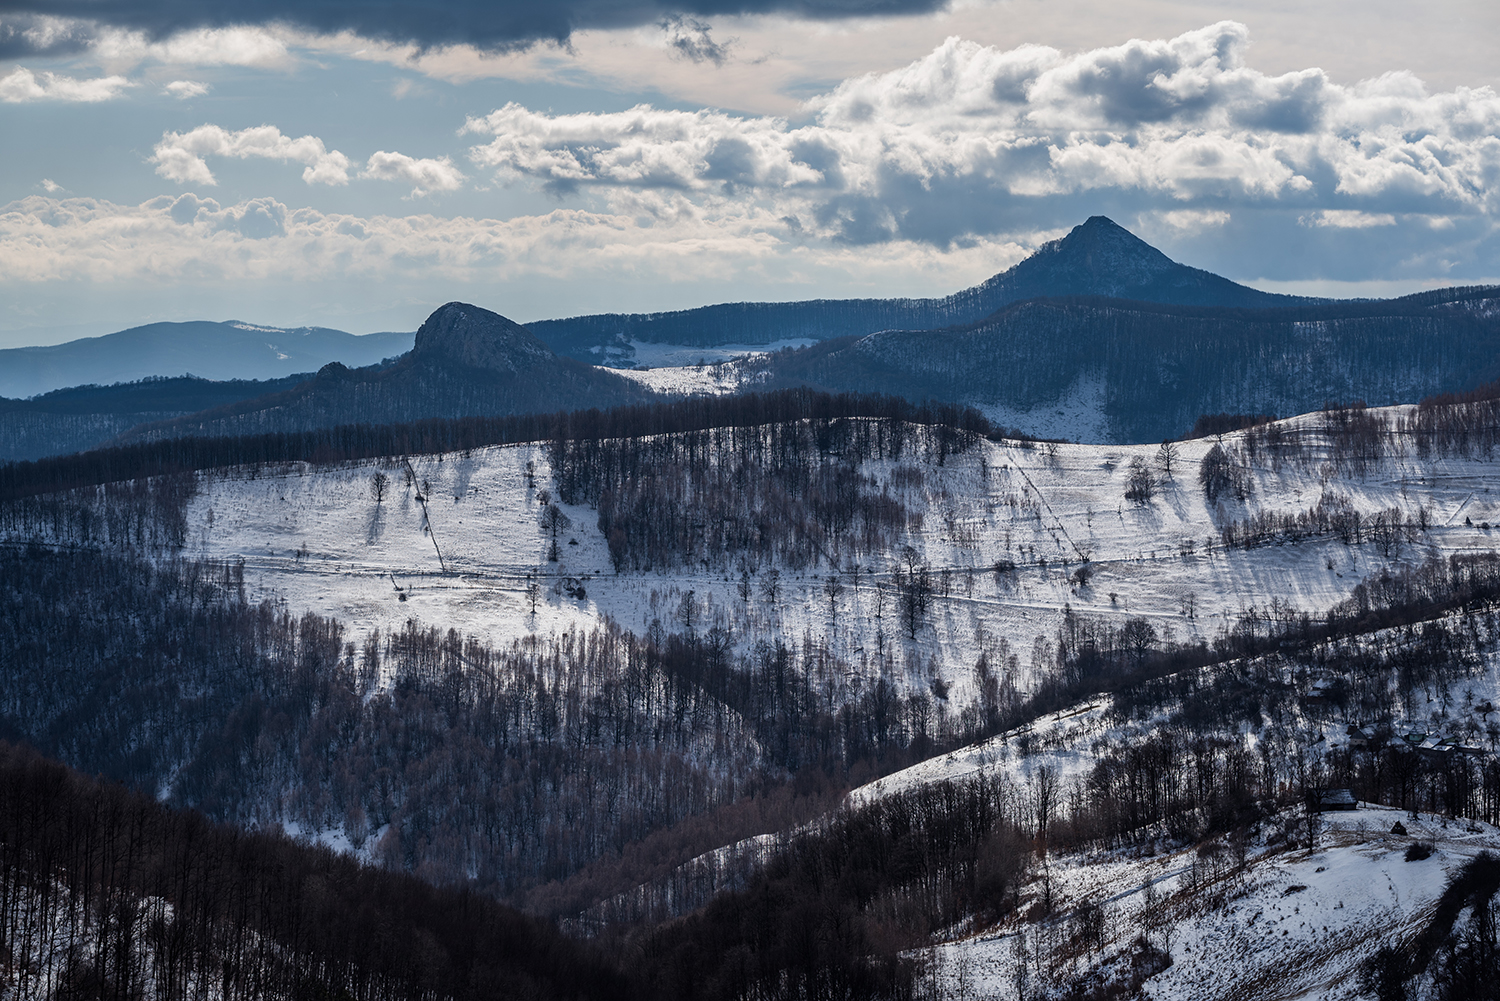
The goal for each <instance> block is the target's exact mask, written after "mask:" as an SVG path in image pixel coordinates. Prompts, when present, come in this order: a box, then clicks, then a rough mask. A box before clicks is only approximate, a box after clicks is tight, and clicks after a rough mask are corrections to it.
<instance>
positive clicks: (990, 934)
mask: <svg viewBox="0 0 1500 1001" xmlns="http://www.w3.org/2000/svg"><path fill="white" fill-rule="evenodd" d="M1326 818H1327V819H1326V822H1327V830H1326V831H1323V832H1321V833H1320V836H1319V842H1318V847H1317V848H1315V849H1313V850H1311V851H1309V850H1305V849H1300V848H1294V847H1292V846H1290V845H1289V844H1288V843H1287V842H1286V841H1285V839H1284V838H1282V839H1277V838H1276V832H1275V831H1273V830H1261V831H1258V832H1256V836H1255V838H1254V839H1253V840H1252V841H1251V843H1249V844H1246V845H1243V846H1240V847H1239V849H1238V850H1239V851H1240V852H1242V853H1243V855H1244V859H1243V861H1240V860H1239V859H1236V858H1233V857H1232V856H1233V855H1234V852H1235V848H1234V847H1232V846H1229V845H1226V844H1222V843H1219V842H1210V843H1208V844H1206V845H1200V846H1197V847H1195V848H1191V849H1171V848H1168V849H1167V850H1164V851H1161V852H1159V853H1150V852H1149V851H1148V852H1145V853H1137V852H1129V853H1127V852H1114V853H1098V854H1095V855H1092V856H1086V857H1078V858H1069V859H1061V860H1058V861H1056V862H1055V863H1054V864H1053V867H1052V873H1051V879H1052V881H1053V889H1052V892H1053V894H1054V902H1053V903H1054V907H1056V908H1058V909H1059V910H1060V911H1061V912H1062V913H1061V915H1060V916H1059V917H1058V918H1056V919H1054V920H1051V921H1045V922H1041V923H1039V924H1036V925H1020V926H1018V927H1014V928H1007V927H1002V928H997V929H992V930H988V931H986V932H985V933H983V934H980V935H976V936H974V937H969V938H958V939H957V940H955V941H952V942H949V943H945V944H944V945H941V946H939V947H937V948H936V949H935V950H934V952H935V958H936V960H937V976H938V978H939V979H940V982H941V983H942V986H943V993H944V995H945V996H947V997H950V998H953V999H955V1001H959V999H968V998H992V999H997V1001H999V999H1005V1001H1012V999H1016V998H1025V997H1034V996H1037V993H1036V992H1038V991H1039V990H1040V989H1042V988H1043V986H1044V985H1056V984H1063V983H1072V984H1079V983H1087V982H1089V979H1090V978H1093V979H1094V982H1097V983H1110V982H1113V983H1115V984H1117V985H1119V984H1123V983H1128V982H1129V981H1130V979H1131V974H1132V973H1133V972H1134V973H1137V974H1149V976H1148V977H1142V978H1141V979H1142V980H1143V983H1142V994H1141V995H1140V996H1142V997H1145V998H1150V999H1153V1001H1168V999H1171V1001H1192V999H1198V998H1208V997H1214V998H1224V999H1230V998H1233V999H1247V1001H1248V999H1259V998H1307V999H1327V1001H1333V999H1346V998H1360V997H1368V996H1369V995H1368V994H1367V993H1365V992H1364V991H1362V990H1361V987H1360V982H1359V972H1360V964H1361V963H1363V962H1364V961H1365V960H1367V959H1369V958H1370V957H1371V956H1372V955H1373V954H1374V953H1375V952H1376V950H1377V949H1379V948H1380V947H1381V946H1385V945H1392V944H1399V943H1400V942H1402V941H1403V940H1406V939H1409V938H1410V937H1412V936H1413V935H1414V933H1415V931H1416V930H1417V929H1419V928H1420V927H1421V926H1422V924H1423V923H1424V922H1425V921H1426V920H1428V919H1430V917H1431V916H1432V914H1433V911H1434V909H1435V905H1436V903H1437V901H1438V898H1439V897H1440V896H1441V895H1442V893H1443V891H1444V889H1445V888H1446V887H1447V885H1448V881H1449V879H1450V878H1451V877H1452V876H1454V875H1456V874H1457V872H1458V871H1459V869H1460V868H1461V867H1462V866H1463V865H1464V864H1465V863H1467V862H1470V861H1472V860H1473V859H1474V857H1475V856H1476V855H1478V854H1479V853H1480V852H1484V851H1491V852H1493V851H1496V850H1500V830H1497V829H1496V828H1494V827H1491V826H1489V825H1487V824H1478V823H1467V822H1465V823H1456V822H1444V821H1442V820H1440V819H1437V818H1430V817H1428V818H1423V819H1420V820H1414V819H1413V818H1412V817H1411V815H1410V814H1408V813H1406V812H1405V811H1401V810H1393V809H1389V808H1384V807H1378V806H1370V805H1368V804H1366V805H1364V806H1363V807H1362V808H1360V809H1358V810H1355V811H1352V812H1349V813H1330V814H1327V815H1326ZM1398 824H1399V825H1401V829H1402V830H1404V831H1405V833H1404V834H1392V833H1391V831H1392V828H1393V827H1394V826H1396V825H1398ZM1268 840H1270V841H1271V842H1272V843H1269V844H1268V843H1267V841H1268ZM1420 843H1426V844H1428V845H1431V846H1432V847H1433V848H1434V851H1433V853H1432V854H1431V855H1430V856H1429V857H1426V858H1424V859H1421V860H1413V861H1407V860H1406V858H1405V856H1406V852H1407V850H1408V849H1409V848H1410V847H1411V846H1413V845H1415V844H1420ZM1080 919H1086V920H1087V919H1091V920H1087V923H1088V924H1089V925H1090V927H1088V928H1087V929H1081V928H1080V924H1081V923H1082V922H1081V920H1080ZM1081 934H1087V935H1088V937H1090V938H1093V936H1095V935H1097V939H1095V940H1094V941H1090V942H1089V946H1090V948H1087V949H1084V948H1080V944H1081V943H1080V942H1079V941H1078V939H1079V938H1080V935H1081ZM1143 941H1144V942H1145V943H1147V944H1148V945H1149V948H1150V949H1151V950H1159V952H1155V953H1154V954H1151V955H1147V956H1143V955H1142V953H1143V952H1144V951H1145V950H1144V949H1143V947H1142V942H1143ZM1096 943H1097V944H1096ZM1166 954H1170V956H1171V961H1170V965H1165V964H1164V962H1163V959H1164V956H1165V955H1166ZM1143 960H1145V962H1144V963H1143ZM1132 966H1134V967H1135V969H1134V970H1133V969H1132ZM1142 967H1144V968H1142Z"/></svg>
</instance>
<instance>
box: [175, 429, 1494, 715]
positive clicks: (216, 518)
mask: <svg viewBox="0 0 1500 1001" xmlns="http://www.w3.org/2000/svg"><path fill="white" fill-rule="evenodd" d="M1316 420H1318V415H1310V416H1309V417H1306V418H1298V419H1294V420H1293V421H1291V422H1287V423H1288V424H1289V425H1291V426H1294V427H1295V426H1298V422H1303V423H1306V422H1313V421H1316ZM1235 438H1236V436H1234V435H1229V436H1225V442H1226V444H1232V443H1233V442H1234V441H1235ZM1213 444H1214V442H1213V440H1198V441H1190V442H1183V443H1180V445H1179V446H1178V449H1179V456H1178V459H1177V460H1176V462H1175V463H1174V464H1173V467H1172V471H1171V475H1170V476H1168V475H1167V474H1166V473H1165V471H1163V470H1162V469H1161V467H1160V462H1159V455H1158V450H1157V448H1156V446H1148V445H1138V446H1101V445H1047V446H1036V447H1032V448H1023V447H1019V446H1017V445H1014V444H1008V443H998V444H997V443H989V442H985V443H983V444H982V445H981V446H979V447H977V448H975V449H972V450H970V451H969V452H967V453H964V454H961V455H955V456H949V457H948V459H947V461H946V462H945V463H944V464H943V465H941V466H938V465H936V464H934V463H925V464H917V463H914V462H913V461H911V460H910V459H905V460H901V461H896V462H893V461H889V460H886V461H879V462H877V461H867V462H866V463H864V466H863V467H862V472H864V473H865V474H867V475H870V476H873V477H875V479H876V480H877V481H878V482H879V483H880V484H881V487H880V489H886V490H888V491H889V492H890V493H891V494H892V495H893V496H895V497H897V498H898V499H899V500H901V501H902V503H903V504H905V505H906V506H907V508H908V510H909V512H911V513H912V514H915V515H920V526H919V527H918V525H917V524H916V519H912V524H911V525H910V526H909V531H908V532H907V533H905V535H904V536H903V537H902V538H901V539H900V540H899V541H898V542H897V544H896V546H895V549H896V550H897V551H883V552H877V553H843V554H839V556H838V558H839V559H840V561H841V565H840V566H839V568H838V572H839V574H840V580H841V582H842V584H843V586H844V592H843V594H842V595H841V596H840V597H839V599H838V601H837V603H836V607H830V603H829V600H828V598H827V596H826V595H825V593H824V591H823V584H824V581H825V579H826V577H827V575H828V574H829V573H830V572H831V568H830V567H828V566H827V565H826V564H824V565H817V566H808V567H801V568H798V567H789V566H787V567H778V568H777V569H778V570H779V571H780V575H781V576H780V587H781V592H782V594H781V596H780V598H779V600H778V601H777V602H776V603H775V605H774V606H773V605H772V604H771V603H770V601H769V600H768V598H767V597H766V595H765V594H764V593H763V591H762V586H761V585H762V584H763V582H764V580H765V573H766V571H767V570H769V569H770V568H769V567H757V568H755V569H756V577H755V587H754V593H753V594H752V596H751V598H750V600H749V602H745V601H743V600H742V599H741V597H740V595H739V594H738V593H737V584H738V573H737V572H736V570H735V569H734V568H729V569H728V570H726V569H723V568H708V569H705V568H703V567H702V566H697V567H692V568H675V569H666V570H662V571H657V572H627V573H622V574H616V573H615V572H614V568H613V564H612V562H611V560H610V557H609V552H608V547H607V545H606V543H605V540H604V539H603V537H602V535H601V533H600V532H599V529H598V526H597V513H596V512H594V511H593V510H591V509H589V508H587V507H585V506H569V505H560V507H561V508H562V510H563V512H564V513H565V514H566V515H567V517H568V520H569V522H570V525H569V526H568V527H567V528H565V529H563V530H562V531H561V533H560V534H559V538H558V555H559V558H558V561H557V562H555V563H553V562H550V561H549V560H548V559H547V556H548V549H549V546H550V542H551V540H550V538H549V537H548V535H547V533H546V532H545V531H544V529H543V528H542V526H541V524H540V520H539V515H540V513H541V511H542V504H541V500H542V497H543V496H545V495H546V494H548V493H551V494H554V495H555V493H556V491H555V489H554V488H553V485H552V483H551V474H550V468H549V466H548V462H547V457H546V453H545V450H544V448H543V447H542V446H540V445H514V446H495V447H491V448H485V449H478V450H475V451H474V452H472V453H470V454H469V455H467V456H465V455H459V454H450V455H433V456H414V457H411V458H410V459H409V460H404V459H399V458H397V459H390V460H375V461H367V462H361V463H354V464H347V465H341V466H326V467H309V466H305V465H293V466H290V467H288V468H286V469H284V470H282V471H279V472H266V471H262V472H261V473H259V474H258V475H250V474H248V473H246V472H245V471H243V470H227V471H214V472H209V473H204V474H200V486H199V492H198V494H197V496H196V497H195V498H194V499H193V501H192V502H191V504H190V506H189V510H188V515H187V516H188V523H189V539H190V544H189V551H190V553H191V554H192V555H198V556H202V557H208V558H214V559H235V558H243V559H244V560H245V561H246V577H247V581H248V582H249V583H250V584H251V585H252V587H253V588H254V590H255V593H256V595H257V596H261V597H274V598H277V599H280V600H282V601H285V602H286V604H287V606H288V608H289V609H290V610H292V611H294V612H299V613H300V612H302V611H313V612H316V613H318V614H322V615H329V616H333V617H336V618H338V619H339V620H341V621H342V622H344V623H345V624H346V625H347V626H348V627H349V628H350V630H351V634H352V636H353V638H358V637H360V636H363V635H366V634H368V633H369V632H371V631H373V630H375V629H382V630H390V629H393V628H401V627H402V626H403V625H404V624H405V623H406V621H407V620H408V619H412V618H415V619H417V620H419V621H420V622H422V623H424V624H428V625H436V626H439V627H442V628H454V629H457V630H459V631H460V632H464V633H468V634H471V635H474V636H476V637H479V638H482V639H484V640H486V641H488V642H490V643H493V644H506V643H508V642H510V641H512V640H514V639H517V638H519V637H521V636H524V635H528V634H533V633H541V634H547V633H554V632H557V633H560V632H563V631H566V630H568V629H574V628H579V629H587V628H589V627H591V626H594V625H597V624H600V623H602V622H603V621H604V620H606V619H610V620H613V621H615V622H617V623H619V624H620V625H621V626H623V627H624V628H626V629H630V630H633V631H636V632H642V631H644V630H645V629H646V628H647V627H648V626H649V625H650V624H651V623H652V621H653V620H659V621H660V622H661V623H662V625H663V627H664V628H667V629H668V630H674V629H680V628H682V621H681V619H680V617H679V615H680V612H681V610H682V608H683V597H684V596H685V595H687V594H688V593H689V592H691V593H692V595H693V607H694V609H695V611H696V615H695V620H696V621H695V622H694V628H696V629H698V630H699V631H703V630H706V629H708V628H710V627H711V626H713V625H720V626H722V627H725V628H728V629H731V630H732V632H733V635H734V637H735V640H736V642H737V644H738V646H739V648H740V649H741V650H748V649H750V648H751V647H752V646H753V644H754V643H755V642H756V641H758V640H762V639H765V640H773V639H776V638H779V639H781V641H783V642H785V643H786V644H788V645H789V646H793V647H799V648H808V649H811V648H816V647H820V646H826V647H827V648H828V649H829V650H830V651H831V652H832V653H834V654H836V655H837V656H838V657H839V658H841V659H842V660H844V661H845V662H846V663H848V664H849V665H851V666H852V668H853V673H852V675H851V676H848V677H844V678H840V679H829V680H828V682H827V683H828V684H832V685H835V686H838V685H843V686H849V688H850V690H852V689H853V688H854V687H857V686H860V685H864V684H868V683H872V682H873V681H874V680H875V679H876V678H878V677H884V678H886V679H887V681H888V682H889V683H893V684H895V685H897V686H898V687H899V688H902V689H915V688H927V687H929V686H930V685H931V684H932V681H933V680H934V678H941V679H943V680H944V681H945V682H946V683H947V684H948V685H949V686H950V692H949V704H951V705H954V706H957V705H962V704H963V703H964V702H965V701H967V700H968V699H970V698H971V697H972V695H973V692H974V687H973V685H974V682H973V675H972V669H973V664H974V662H975V661H976V660H977V659H978V657H979V655H980V654H981V653H982V652H983V653H986V654H988V655H989V657H990V660H991V663H992V664H994V665H997V670H999V671H1001V672H1003V671H1004V670H1005V666H1004V665H1005V655H1006V654H1011V655H1014V657H1015V678H1014V680H1015V681H1016V683H1017V684H1018V686H1019V687H1022V688H1023V689H1024V688H1025V687H1026V684H1027V681H1028V679H1029V677H1030V676H1031V672H1030V670H1029V667H1030V664H1031V662H1032V660H1033V658H1034V657H1044V658H1045V657H1049V656H1050V651H1049V648H1048V647H1047V644H1048V643H1050V642H1051V640H1052V639H1053V638H1054V635H1055V632H1056V628H1057V625H1058V624H1059V622H1060V621H1061V618H1062V614H1063V611H1064V608H1065V607H1067V608H1071V609H1072V610H1073V611H1075V612H1079V613H1085V614H1089V615H1095V616H1100V617H1103V618H1106V619H1108V620H1111V621H1115V622H1117V623H1118V622H1123V621H1124V620H1126V619H1128V618H1132V617H1141V618H1145V619H1146V620H1148V621H1149V622H1150V623H1152V625H1153V626H1154V627H1155V628H1156V630H1157V632H1158V634H1159V635H1160V636H1161V637H1162V638H1164V639H1175V640H1194V639H1211V638H1212V637H1213V636H1214V635H1215V634H1216V633H1217V632H1218V631H1219V630H1220V629H1222V628H1224V627H1225V626H1226V625H1228V624H1230V623H1232V622H1233V621H1234V620H1235V619H1237V618H1238V617H1239V616H1241V615H1243V614H1244V613H1245V612H1246V610H1247V609H1250V608H1258V609H1260V610H1262V611H1264V610H1265V609H1267V608H1268V606H1269V605H1270V603H1271V601H1272V600H1273V599H1274V600H1275V601H1276V602H1278V603H1279V604H1281V605H1283V606H1290V607H1291V608H1294V609H1298V610H1305V611H1308V612H1311V613H1313V614H1318V613H1321V612H1323V611H1326V610H1327V609H1328V608H1329V607H1331V606H1332V605H1334V604H1336V603H1337V602H1339V601H1341V600H1343V599H1344V598H1345V597H1347V596H1348V594H1349V591H1350V589H1351V588H1352V587H1353V586H1354V584H1356V583H1357V582H1358V581H1359V580H1360V579H1361V578H1364V577H1366V576H1368V575H1370V574H1372V573H1375V572H1378V571H1379V570H1381V569H1382V568H1384V567H1387V566H1393V565H1400V564H1413V563H1418V562H1421V561H1422V560H1423V559H1426V558H1427V557H1429V556H1432V555H1437V556H1445V555H1448V554H1452V553H1464V552H1482V551H1491V550H1492V549H1493V548H1494V539H1495V533H1496V532H1500V527H1497V528H1495V529H1491V530H1486V529H1484V528H1482V527H1480V526H1481V525H1482V524H1483V523H1484V522H1487V521H1491V520H1493V521H1495V522H1500V494H1496V493H1494V492H1493V490H1492V488H1493V487H1494V485H1495V484H1496V483H1497V482H1500V476H1497V474H1496V470H1495V467H1494V465H1493V463H1490V462H1487V461H1483V460H1432V461H1424V462H1418V461H1416V460H1415V459H1412V458H1409V457H1394V458H1390V459H1387V460H1384V461H1382V462H1380V463H1378V464H1376V465H1375V466H1373V467H1372V468H1371V469H1370V470H1369V471H1368V472H1367V473H1366V474H1365V475H1363V476H1358V477H1351V476H1343V475H1339V474H1337V473H1336V472H1333V471H1332V470H1331V467H1329V466H1328V464H1326V463H1322V462H1318V461H1312V462H1308V463H1302V464H1287V465H1283V466H1282V468H1280V469H1274V468H1272V467H1271V465H1270V463H1269V462H1268V461H1262V462H1260V463H1259V464H1258V465H1257V466H1256V467H1255V468H1254V469H1253V479H1252V484H1251V490H1250V493H1249V496H1248V498H1247V499H1246V501H1244V502H1243V503H1240V502H1234V501H1230V502H1228V503H1223V504H1221V505H1215V506H1214V508H1213V509H1210V507H1209V505H1208V504H1207V502H1206V501H1205V499H1204V495H1203V491H1202V490H1201V489H1200V488H1199V486H1198V483H1197V470H1198V464H1199V462H1200V461H1201V459H1202V457H1203V455H1204V454H1205V453H1206V452H1207V451H1208V450H1209V449H1210V448H1211V447H1212V446H1213ZM1133 459H1140V460H1141V461H1142V462H1145V463H1147V464H1148V465H1150V467H1151V468H1152V469H1153V470H1154V472H1155V475H1156V477H1157V479H1158V480H1159V486H1158V488H1157V491H1156V493H1155V495H1154V496H1153V497H1152V498H1151V499H1150V500H1149V501H1148V502H1146V503H1144V504H1137V503H1133V502H1131V501H1128V500H1126V499H1125V498H1124V493H1125V489H1126V486H1127V483H1128V480H1129V476H1130V465H1131V461H1132V460H1133ZM528 464H529V465H530V467H531V472H530V474H528V469H527V467H528ZM408 468H409V469H410V471H411V472H410V482H408V478H409V477H408V472H407V470H408ZM376 473H384V474H385V475H386V476H387V477H388V478H389V481H390V485H389V487H388V488H387V494H386V497H385V499H384V501H383V502H382V503H379V504H377V503H376V502H375V499H374V495H373V492H372V488H371V480H372V478H373V477H374V476H375V474H376ZM1325 492H1331V493H1338V494H1342V495H1346V496H1347V497H1348V498H1349V500H1350V502H1351V504H1352V505H1353V506H1354V507H1355V508H1356V509H1358V510H1360V511H1361V512H1362V513H1365V514H1366V515H1371V514H1374V513H1376V512H1379V511H1384V510H1386V509H1389V508H1393V507H1394V508H1397V509H1399V510H1401V511H1403V512H1404V513H1406V514H1408V515H1411V516H1413V517H1415V513H1416V511H1417V510H1418V508H1419V507H1425V508H1426V509H1427V510H1428V511H1429V515H1430V521H1431V528H1430V529H1429V530H1428V531H1427V532H1426V533H1422V534H1421V535H1420V536H1419V537H1417V538H1416V539H1413V540H1411V541H1408V542H1405V543H1403V544H1402V545H1401V546H1400V547H1399V549H1398V550H1397V551H1396V552H1394V553H1392V554H1391V556H1390V558H1389V559H1387V558H1385V557H1384V556H1382V554H1381V552H1380V551H1379V549H1378V548H1377V547H1375V546H1374V545H1372V544H1370V543H1369V542H1366V543H1365V544H1363V545H1345V544H1343V543H1341V542H1339V541H1338V540H1337V539H1336V538H1334V537H1332V536H1321V537H1313V538H1309V539H1304V540H1303V541H1301V542H1300V543H1297V544H1290V543H1288V544H1284V545H1266V546H1261V547H1257V548H1253V549H1249V550H1246V549H1240V548H1233V549H1226V548H1225V547H1224V546H1223V544H1222V543H1221V542H1220V541H1219V530H1220V528H1221V526H1222V525H1223V524H1224V523H1225V522H1226V521H1227V520H1233V519H1238V518H1245V517H1248V516H1250V515H1253V514H1255V513H1257V512H1260V511H1266V510H1269V511H1276V512H1293V513H1294V512H1300V511H1305V510H1307V509H1308V508H1310V507H1312V506H1314V505H1316V504H1317V503H1318V500H1319V498H1320V497H1322V496H1323V495H1324V493H1325ZM419 496H420V497H422V500H418V499H417V498H418V497H419ZM1465 518H1468V519H1469V520H1470V522H1472V524H1467V525H1466V524H1465V522H1464V520H1465ZM904 545H911V546H912V547H914V548H915V549H916V550H917V551H918V552H919V554H920V556H921V558H922V560H923V561H924V562H926V563H927V564H928V565H929V566H930V567H931V568H932V571H933V580H934V584H935V585H936V587H937V593H936V594H935V596H934V601H933V605H932V608H931V610H930V611H929V614H928V616H927V618H926V621H925V622H924V624H923V626H922V628H921V629H919V630H918V633H917V636H916V637H915V638H914V639H913V638H911V637H909V636H907V634H906V632H905V630H904V629H903V628H902V623H901V622H900V619H899V614H898V609H897V602H896V596H895V594H894V590H893V587H892V580H893V575H892V570H893V567H894V565H895V564H896V563H897V562H898V561H899V560H900V553H899V549H900V547H901V546H904ZM1085 559H1087V560H1088V564H1087V567H1088V572H1089V574H1090V576H1089V579H1088V580H1087V582H1086V583H1081V584H1080V583H1079V582H1078V581H1077V580H1076V579H1075V574H1076V573H1077V571H1078V570H1079V569H1080V567H1082V566H1084V561H1085ZM999 560H1008V561H1012V562H1014V563H1015V564H1016V570H1015V571H1014V572H1013V573H1006V574H999V575H997V574H995V573H993V572H991V570H992V568H993V566H994V564H995V563H996V561H999ZM850 561H857V562H858V563H859V564H860V566H861V573H860V575H859V578H858V586H857V587H856V586H855V580H854V577H853V575H852V574H850V572H849V570H848V566H849V562H850ZM530 578H534V579H536V580H538V581H539V582H540V583H541V585H542V593H541V595H540V598H539V600H538V602H537V606H536V613H535V614H534V615H533V614H532V613H531V609H530V602H529V599H528V597H527V594H526V586H527V582H528V579H530ZM580 584H581V585H582V586H583V589H584V592H585V595H586V596H585V597H583V598H578V597H576V593H577V592H576V586H577V585H580ZM570 592H571V593H570ZM403 597H404V600H403ZM939 701H940V702H941V700H939Z"/></svg>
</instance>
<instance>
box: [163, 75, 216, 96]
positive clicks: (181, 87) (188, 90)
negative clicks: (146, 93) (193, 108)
mask: <svg viewBox="0 0 1500 1001" xmlns="http://www.w3.org/2000/svg"><path fill="white" fill-rule="evenodd" d="M163 89H164V90H166V92H167V93H168V94H171V95H172V96H173V97H175V98H177V99H178V100H180V101H185V100H187V99H188V98H190V97H202V96H203V95H204V94H207V93H208V84H206V83H201V82H199V81H197V80H173V81H172V82H171V83H169V84H167V85H166V87H165V88H163Z"/></svg>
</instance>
